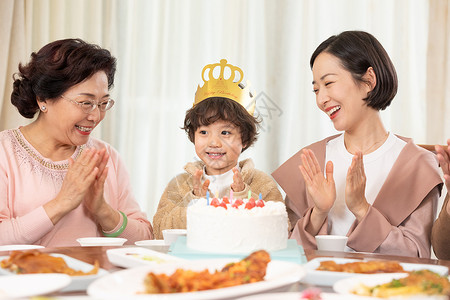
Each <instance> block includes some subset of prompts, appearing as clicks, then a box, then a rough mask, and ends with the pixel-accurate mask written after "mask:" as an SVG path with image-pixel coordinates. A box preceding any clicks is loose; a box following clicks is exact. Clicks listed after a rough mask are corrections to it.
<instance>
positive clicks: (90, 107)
mask: <svg viewBox="0 0 450 300" xmlns="http://www.w3.org/2000/svg"><path fill="white" fill-rule="evenodd" d="M61 97H62V98H64V99H66V100H67V101H70V102H72V103H73V104H76V105H78V106H79V107H80V108H81V109H82V110H83V111H84V112H85V113H87V114H88V113H91V112H92V111H94V109H95V108H96V107H98V109H99V110H100V111H107V110H108V109H110V108H111V107H113V106H114V100H113V99H108V100H105V101H102V102H100V103H98V102H97V101H95V100H93V99H91V98H86V97H84V96H80V97H78V98H76V99H70V98H67V97H66V96H64V95H61Z"/></svg>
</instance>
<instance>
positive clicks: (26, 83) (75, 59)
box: [11, 39, 116, 119]
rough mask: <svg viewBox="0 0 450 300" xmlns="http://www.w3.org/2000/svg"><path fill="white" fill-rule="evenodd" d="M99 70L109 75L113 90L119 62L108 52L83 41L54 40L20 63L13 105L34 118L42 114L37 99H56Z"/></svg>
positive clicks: (110, 86)
mask: <svg viewBox="0 0 450 300" xmlns="http://www.w3.org/2000/svg"><path fill="white" fill-rule="evenodd" d="M98 71H104V72H105V73H106V76H107V78H108V89H111V88H112V87H113V85H114V74H115V72H116V59H115V58H114V57H113V56H112V55H111V53H110V52H109V51H108V50H106V49H103V48H101V47H100V46H98V45H94V44H89V43H86V42H85V41H83V40H81V39H64V40H58V41H54V42H52V43H49V44H47V45H45V46H44V47H42V48H41V50H39V51H38V52H37V53H36V52H33V53H32V54H31V60H30V62H29V63H28V64H26V65H23V64H21V63H20V64H19V72H18V73H15V74H14V75H13V80H14V86H13V91H12V94H11V103H12V104H13V105H14V106H16V107H17V109H18V110H19V113H20V114H21V115H22V116H24V117H25V118H29V119H31V118H33V117H34V115H35V114H36V112H37V111H39V106H38V104H37V101H38V100H39V101H49V100H52V99H55V100H56V99H57V98H58V97H60V96H61V95H62V94H64V92H65V91H67V90H68V89H69V88H70V87H72V86H74V85H76V84H78V83H80V82H82V81H84V80H85V79H88V78H89V77H91V76H92V75H94V74H95V73H97V72H98Z"/></svg>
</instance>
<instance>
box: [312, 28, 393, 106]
mask: <svg viewBox="0 0 450 300" xmlns="http://www.w3.org/2000/svg"><path fill="white" fill-rule="evenodd" d="M322 52H326V53H329V54H331V55H334V56H336V57H337V58H338V59H339V60H340V61H341V64H342V66H343V67H344V68H345V69H346V70H347V71H349V72H350V73H351V74H352V76H353V78H354V79H355V80H356V81H357V82H364V79H363V76H364V74H366V72H367V69H368V68H369V67H372V68H373V70H374V72H375V76H376V78H377V84H376V86H375V88H374V89H373V90H372V91H371V92H370V93H369V95H368V96H367V97H366V98H364V100H365V101H366V103H367V105H368V106H370V107H372V108H374V109H376V110H384V109H386V107H388V106H389V105H390V104H391V102H392V99H394V97H395V95H396V94H397V88H398V79H397V73H396V71H395V67H394V64H393V63H392V61H391V59H390V58H389V55H388V54H387V52H386V50H385V49H384V48H383V46H382V45H381V43H380V42H379V41H378V40H377V39H376V38H375V37H374V36H373V35H371V34H370V33H367V32H364V31H357V30H354V31H344V32H342V33H340V34H338V35H333V36H331V37H329V38H328V39H327V40H325V41H324V42H322V43H321V44H320V45H319V46H318V47H317V49H316V50H315V51H314V53H313V54H312V56H311V60H310V62H309V64H310V67H311V69H312V67H313V65H314V61H315V60H316V58H317V56H318V55H319V54H320V53H322Z"/></svg>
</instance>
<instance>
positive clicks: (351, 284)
mask: <svg viewBox="0 0 450 300" xmlns="http://www.w3.org/2000/svg"><path fill="white" fill-rule="evenodd" d="M333 289H334V291H335V292H337V293H339V294H341V295H345V296H350V295H351V296H353V297H354V296H357V297H359V298H360V299H377V298H378V299H380V298H384V299H408V300H412V299H436V300H437V299H439V300H440V299H448V298H447V297H448V295H450V282H449V278H448V277H447V276H442V275H440V274H438V273H435V272H433V271H430V270H426V269H425V270H419V271H411V272H408V273H391V274H371V275H363V276H358V277H351V278H346V279H342V280H339V281H337V282H336V283H335V284H334V285H333Z"/></svg>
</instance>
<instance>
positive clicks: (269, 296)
mask: <svg viewBox="0 0 450 300" xmlns="http://www.w3.org/2000/svg"><path fill="white" fill-rule="evenodd" d="M302 296H303V292H288V293H264V294H257V295H252V296H247V297H242V298H237V299H236V300H280V299H282V300H301V299H305V298H301V297H302ZM320 298H321V299H322V300H360V299H361V297H358V296H355V295H340V294H336V293H320ZM370 299H371V300H372V298H370Z"/></svg>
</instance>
